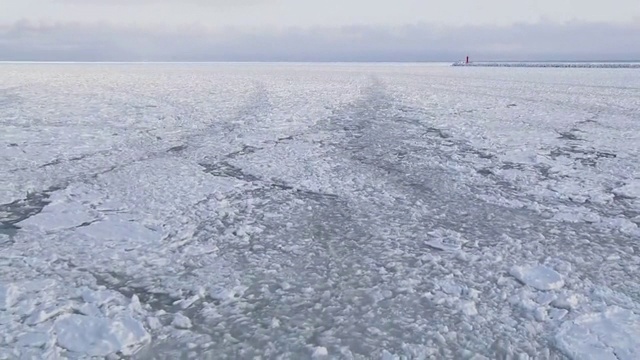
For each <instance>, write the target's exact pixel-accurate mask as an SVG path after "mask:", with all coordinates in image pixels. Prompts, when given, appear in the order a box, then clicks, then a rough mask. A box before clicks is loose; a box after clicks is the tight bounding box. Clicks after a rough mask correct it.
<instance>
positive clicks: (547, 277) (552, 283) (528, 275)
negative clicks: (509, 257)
mask: <svg viewBox="0 0 640 360" xmlns="http://www.w3.org/2000/svg"><path fill="white" fill-rule="evenodd" d="M510 273H511V275H513V276H514V277H515V278H517V279H518V280H520V281H521V282H522V283H524V284H526V285H529V286H531V287H534V288H536V289H538V290H557V289H560V288H561V287H563V286H564V280H563V279H562V276H561V275H560V274H558V272H556V271H555V270H553V269H550V268H548V267H546V266H542V265H535V266H514V267H513V268H511V270H510Z"/></svg>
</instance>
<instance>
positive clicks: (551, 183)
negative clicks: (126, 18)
mask: <svg viewBox="0 0 640 360" xmlns="http://www.w3.org/2000/svg"><path fill="white" fill-rule="evenodd" d="M447 65H448V64H442V65H440V66H433V65H429V66H424V65H420V64H324V65H323V64H261V65H259V64H153V65H152V64H146V65H142V64H0V84H1V85H0V124H1V125H2V131H0V149H1V151H0V359H4V358H7V359H21V358H25V359H26V358H37V359H39V358H47V359H48V358H51V359H63V358H72V359H73V358H88V357H92V356H93V357H96V358H108V359H114V358H119V357H131V358H143V359H145V358H155V359H165V358H166V359H176V358H205V359H206V358H216V359H237V358H310V357H315V358H344V359H365V358H367V359H368V358H374V359H377V358H388V359H407V358H409V359H412V358H426V359H428V358H437V359H496V358H507V359H566V358H570V359H591V358H593V359H595V358H598V359H599V358H603V359H606V358H607V357H610V358H616V357H617V358H619V359H632V358H637V357H638V347H637V344H638V342H637V341H634V339H638V338H640V330H639V325H638V324H639V322H640V321H639V320H638V317H639V316H640V315H639V314H640V298H639V297H638V289H639V288H640V277H639V276H638V273H639V272H640V229H639V226H640V192H639V190H638V189H640V165H639V163H638V158H640V147H639V146H638V144H640V122H639V121H638V119H639V118H638V114H639V113H640V96H638V92H639V91H640V73H638V71H637V70H635V69H622V68H618V69H604V68H602V69H597V70H594V69H588V68H584V69H577V68H575V69H563V68H544V69H536V68H518V67H491V68H489V67H469V68H467V69H461V68H452V67H450V66H447Z"/></svg>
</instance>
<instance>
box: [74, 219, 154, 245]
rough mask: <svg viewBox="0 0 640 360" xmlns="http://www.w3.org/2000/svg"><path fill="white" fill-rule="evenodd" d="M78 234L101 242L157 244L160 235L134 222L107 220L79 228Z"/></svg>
mask: <svg viewBox="0 0 640 360" xmlns="http://www.w3.org/2000/svg"><path fill="white" fill-rule="evenodd" d="M79 231H80V232H82V233H84V234H86V235H88V236H91V237H94V238H96V239H101V240H114V241H134V242H137V241H143V242H157V241H159V240H160V239H161V238H162V234H160V233H157V232H155V231H153V230H151V229H148V228H146V227H144V226H143V225H141V224H138V223H136V222H131V221H126V220H123V219H117V218H113V219H108V220H104V221H99V222H96V223H93V224H91V225H89V226H85V227H82V228H80V230H79Z"/></svg>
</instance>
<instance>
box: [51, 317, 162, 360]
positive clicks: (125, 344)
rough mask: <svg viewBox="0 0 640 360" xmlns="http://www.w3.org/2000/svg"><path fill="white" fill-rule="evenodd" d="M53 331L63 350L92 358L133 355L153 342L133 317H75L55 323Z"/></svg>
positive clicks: (61, 319) (63, 318)
mask: <svg viewBox="0 0 640 360" xmlns="http://www.w3.org/2000/svg"><path fill="white" fill-rule="evenodd" d="M54 331H55V332H56V335H57V343H58V345H59V346H60V347H62V348H64V349H67V350H69V351H73V352H76V353H81V354H86V355H89V356H107V355H109V354H113V353H116V352H120V353H122V354H123V355H131V354H133V353H134V352H135V351H136V350H137V349H138V348H139V347H140V346H141V345H142V344H144V343H145V342H147V341H148V340H149V339H150V336H149V334H148V333H147V331H146V330H145V329H144V327H143V326H142V324H141V323H140V322H139V321H137V320H135V319H133V318H130V317H125V318H122V319H119V320H112V319H106V318H98V317H92V316H84V315H77V314H73V315H68V316H65V317H62V318H60V319H58V320H56V322H55V325H54Z"/></svg>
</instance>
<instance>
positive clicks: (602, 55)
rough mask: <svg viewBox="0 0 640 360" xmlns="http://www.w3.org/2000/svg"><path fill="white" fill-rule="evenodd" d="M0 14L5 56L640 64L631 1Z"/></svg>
mask: <svg viewBox="0 0 640 360" xmlns="http://www.w3.org/2000/svg"><path fill="white" fill-rule="evenodd" d="M0 8H1V11H0V59H4V60H323V61H324V60H337V61H344V60H347V61H348V60H354V61H362V60H376V61H378V60H384V61H412V60H456V59H458V58H460V57H462V56H463V55H465V54H467V53H469V55H472V57H475V58H478V57H480V58H484V59H487V60H489V59H514V60H519V59H532V60H540V59H550V60H555V59H567V60H575V59H602V60H607V59H620V60H625V59H639V58H640V49H639V45H638V44H640V0H607V1H601V0H597V1H596V0H582V1H578V0H484V1H478V0H431V1H429V0H306V1H305V0H0ZM452 57H453V59H452Z"/></svg>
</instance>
